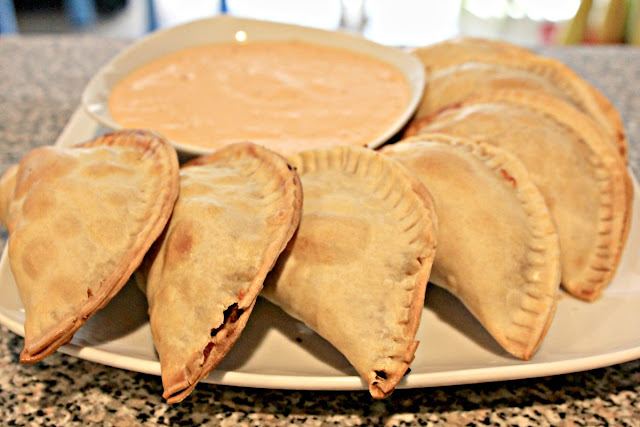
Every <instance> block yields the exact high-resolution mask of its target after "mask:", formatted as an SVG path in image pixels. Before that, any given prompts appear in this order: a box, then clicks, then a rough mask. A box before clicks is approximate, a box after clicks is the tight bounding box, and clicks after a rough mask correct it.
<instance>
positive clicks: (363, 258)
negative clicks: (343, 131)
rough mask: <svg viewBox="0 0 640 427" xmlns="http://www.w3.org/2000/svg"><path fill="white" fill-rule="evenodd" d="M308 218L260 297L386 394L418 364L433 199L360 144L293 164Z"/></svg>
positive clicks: (379, 394) (432, 241)
mask: <svg viewBox="0 0 640 427" xmlns="http://www.w3.org/2000/svg"><path fill="white" fill-rule="evenodd" d="M290 161H291V163H292V164H293V165H294V166H295V167H296V168H297V170H298V173H299V174H300V178H301V180H302V185H303V188H304V194H305V200H304V206H303V215H302V220H301V221H300V227H299V229H298V232H297V234H296V236H294V238H293V239H292V240H291V242H290V243H289V245H288V246H287V248H286V249H285V251H284V252H283V254H282V256H281V257H280V259H279V260H278V263H277V264H276V268H275V269H274V271H273V272H272V273H271V274H270V275H269V276H268V277H267V281H266V282H265V289H264V290H263V293H262V294H261V295H263V296H265V297H267V298H268V299H269V300H271V301H272V302H274V303H275V304H277V305H279V306H280V307H281V308H282V309H284V311H286V312H287V313H289V314H290V315H291V316H293V317H295V318H297V319H299V320H301V321H303V322H304V323H306V324H307V325H308V326H309V327H310V328H311V329H313V330H314V331H316V332H317V333H318V334H320V335H321V336H323V337H324V338H325V339H327V340H328V341H329V342H330V343H332V344H333V345H334V346H335V347H336V348H337V349H338V350H339V351H340V352H341V353H342V354H344V355H345V356H346V358H347V359H348V360H349V362H350V363H351V364H352V365H353V366H354V367H355V369H356V370H357V371H358V373H359V374H360V376H361V377H362V378H363V379H364V381H366V383H367V384H368V385H369V391H370V392H371V395H372V396H373V397H374V398H383V397H386V396H388V395H389V394H390V393H391V392H392V391H393V389H394V388H395V387H396V385H397V383H398V381H400V379H401V378H402V377H403V375H404V374H405V372H406V371H407V368H408V367H409V364H410V363H411V361H412V360H413V358H414V353H415V350H416V347H417V345H418V342H417V341H415V334H416V331H417V329H418V324H419V321H420V316H421V313H422V309H423V305H424V294H425V290H426V285H427V280H428V278H429V272H430V270H431V264H432V262H433V257H434V254H435V247H436V227H437V224H436V222H437V219H436V216H435V212H434V208H433V204H432V199H431V196H430V195H429V193H428V191H427V190H426V189H425V187H424V186H423V185H422V184H421V183H420V182H419V181H418V179H417V178H415V177H414V176H413V175H411V174H410V173H409V172H408V171H407V170H406V169H405V168H404V167H403V166H402V165H401V164H399V163H397V162H395V161H394V160H391V159H390V158H388V157H387V156H383V155H381V154H379V153H376V152H374V151H371V150H369V149H365V148H359V147H346V146H345V147H335V148H328V149H319V150H312V151H305V152H301V153H298V154H296V155H295V156H293V157H292V158H291V159H290Z"/></svg>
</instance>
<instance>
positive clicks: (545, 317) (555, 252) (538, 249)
mask: <svg viewBox="0 0 640 427" xmlns="http://www.w3.org/2000/svg"><path fill="white" fill-rule="evenodd" d="M381 151H382V153H384V154H386V155H388V156H391V157H392V158H393V159H396V160H398V161H400V162H401V163H402V164H404V165H405V166H406V167H407V168H408V169H409V170H411V171H412V172H413V173H414V174H415V175H416V176H417V177H418V178H419V179H420V180H421V181H422V183H423V184H425V186H426V187H427V188H428V189H429V191H430V192H431V194H432V195H433V198H434V203H435V206H436V213H437V215H438V220H439V223H438V225H439V232H438V251H437V253H436V257H435V260H434V262H433V269H432V272H431V278H430V279H429V280H430V281H431V282H432V283H434V284H436V285H439V286H442V287H443V288H445V289H447V290H448V291H449V292H451V293H452V294H453V295H455V296H456V297H457V298H459V299H460V300H461V301H462V302H463V303H464V304H465V306H466V307H467V308H468V309H469V311H470V312H471V313H472V314H473V315H474V316H475V317H476V318H477V319H478V320H479V321H480V323H481V324H482V325H483V326H484V327H485V328H486V329H487V331H488V332H489V333H490V334H491V335H492V336H493V337H494V338H495V340H496V341H497V342H498V344H500V345H501V346H502V347H503V348H504V349H505V350H507V351H508V352H509V353H510V354H512V355H513V356H515V357H518V358H520V359H524V360H529V359H530V358H531V356H532V355H533V354H534V353H535V351H536V350H537V348H538V347H539V346H540V344H541V342H542V340H543V338H544V336H545V335H546V332H547V330H548V328H549V325H550V324H551V322H552V319H553V317H554V313H555V308H556V302H557V294H558V289H559V287H560V247H559V242H558V235H557V233H556V229H555V226H554V224H553V220H552V219H551V215H550V213H549V210H548V209H547V207H546V205H545V202H544V199H543V197H542V195H541V194H540V192H539V191H538V189H537V187H536V186H535V185H534V184H533V182H532V180H531V178H530V177H529V173H528V172H527V170H526V168H525V167H524V165H523V164H522V163H521V162H520V161H519V160H518V159H517V158H515V157H514V156H513V155H511V154H510V153H508V152H507V151H505V150H502V149H500V148H498V147H494V146H491V145H489V144H486V143H475V142H472V141H468V140H465V139H464V138H454V137H450V136H447V135H442V134H422V135H419V136H416V137H413V138H410V139H407V140H405V141H403V142H399V143H397V144H392V145H388V146H385V147H383V148H382V150H381Z"/></svg>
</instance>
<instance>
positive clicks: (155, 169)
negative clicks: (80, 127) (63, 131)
mask: <svg viewBox="0 0 640 427" xmlns="http://www.w3.org/2000/svg"><path fill="white" fill-rule="evenodd" d="M178 179H179V177H178V159H177V155H176V152H175V150H174V149H173V147H172V146H171V145H169V144H168V143H167V142H166V141H165V140H164V139H163V138H161V137H160V136H158V135H156V134H153V133H150V132H146V131H120V132H115V133H111V134H106V135H104V136H102V137H99V138H97V139H95V140H93V141H90V142H87V143H85V144H83V145H80V146H77V147H71V148H70V147H65V148H63V147H43V148H38V149H36V150H33V151H32V152H31V153H29V154H27V155H26V156H25V157H24V158H23V159H22V160H21V162H20V163H19V164H18V165H15V166H13V167H12V168H10V169H9V170H8V171H7V172H6V173H5V174H4V176H3V177H2V180H1V182H0V200H1V201H0V218H2V222H3V224H5V225H6V227H7V228H8V230H9V249H8V250H9V259H10V265H11V271H12V272H13V275H14V276H15V279H16V283H17V285H18V289H19V292H20V297H21V299H22V303H23V304H24V308H25V315H26V320H25V324H24V330H25V347H24V350H23V351H22V353H21V355H20V362H22V363H32V362H37V361H39V360H41V359H43V358H44V357H46V356H48V355H49V354H51V353H53V352H54V351H55V350H56V349H57V348H58V347H60V346H61V345H63V344H65V343H67V342H68V341H69V340H71V338H72V336H73V334H74V333H75V331H77V330H78V329H79V328H80V326H82V325H83V324H84V323H85V322H86V321H87V319H88V318H89V317H90V316H91V315H92V314H93V313H95V312H96V311H97V310H99V309H100V308H102V307H103V306H105V305H106V304H107V303H108V302H109V301H110V300H111V298H113V297H114V296H115V294H116V293H117V292H118V291H119V290H120V289H121V288H122V286H124V284H125V283H126V282H127V280H128V279H129V277H130V276H131V274H132V273H133V271H134V270H135V269H136V268H137V267H138V265H139V264H140V262H141V261H142V259H143V257H144V255H145V253H146V252H147V250H148V249H149V247H150V246H151V244H152V243H153V242H154V240H155V239H156V238H157V237H158V235H159V234H160V233H161V232H162V230H163V228H164V226H165V225H166V223H167V220H168V219H169V216H170V214H171V210H172V208H173V204H174V202H175V200H176V197H177V195H178Z"/></svg>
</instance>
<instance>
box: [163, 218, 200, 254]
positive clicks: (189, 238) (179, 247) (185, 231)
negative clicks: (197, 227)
mask: <svg viewBox="0 0 640 427" xmlns="http://www.w3.org/2000/svg"><path fill="white" fill-rule="evenodd" d="M192 246H193V226H192V224H191V222H189V221H180V222H178V223H177V224H176V225H175V226H174V227H173V229H172V230H171V231H170V232H169V235H168V236H167V249H166V252H165V257H166V264H167V265H171V264H173V263H176V262H182V261H185V260H186V259H188V258H189V255H190V254H191V247H192Z"/></svg>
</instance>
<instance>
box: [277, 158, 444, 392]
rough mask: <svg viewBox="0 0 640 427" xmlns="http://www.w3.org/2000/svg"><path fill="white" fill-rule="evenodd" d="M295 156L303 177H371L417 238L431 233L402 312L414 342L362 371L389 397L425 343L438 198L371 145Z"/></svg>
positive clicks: (373, 388) (375, 188)
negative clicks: (328, 173) (421, 337)
mask: <svg viewBox="0 0 640 427" xmlns="http://www.w3.org/2000/svg"><path fill="white" fill-rule="evenodd" d="M290 159H291V162H292V164H293V165H295V166H296V168H297V170H298V173H299V174H300V175H301V176H304V174H305V173H308V172H317V171H323V170H331V169H337V170H344V171H347V172H349V173H351V174H353V175H355V176H360V177H367V178H369V179H368V180H366V181H367V183H368V185H370V186H371V191H372V192H373V194H379V195H380V197H381V199H382V200H384V201H385V202H386V203H388V205H389V212H391V211H395V212H396V214H397V215H398V217H399V218H402V220H405V219H408V221H407V222H408V225H407V226H406V227H405V230H406V231H407V232H412V233H414V234H415V237H414V238H413V239H412V242H417V241H418V240H419V239H420V238H425V242H426V244H425V246H424V247H423V248H420V249H418V251H422V253H423V254H424V256H422V257H420V259H419V261H418V262H419V263H420V267H419V269H418V270H417V271H416V272H415V273H414V274H413V276H414V278H415V279H414V282H413V283H414V286H413V288H412V289H411V290H407V292H410V293H411V295H412V296H411V304H410V305H409V306H408V307H405V308H406V310H405V313H404V314H403V315H401V317H402V319H403V321H404V319H406V324H405V326H404V330H403V336H402V337H400V339H401V340H405V341H407V343H408V344H407V346H406V348H405V349H404V350H403V351H402V352H400V353H396V354H388V355H384V356H381V357H380V359H379V362H377V363H376V364H375V366H372V367H371V368H370V369H368V370H367V371H366V372H360V375H361V377H362V378H363V379H364V380H365V381H366V382H367V384H368V385H369V392H370V393H371V396H372V397H373V398H375V399H382V398H385V397H387V396H389V395H390V394H391V393H392V392H393V390H394V389H395V387H396V386H397V384H398V382H399V381H400V380H401V379H402V378H403V377H404V375H405V374H406V372H407V370H408V369H409V366H410V364H411V362H412V361H413V359H414V357H415V351H416V349H417V347H418V344H419V342H418V341H416V340H415V335H416V333H417V330H418V327H419V325H420V317H421V315H422V310H423V308H424V296H425V292H426V288H427V282H428V280H429V275H430V273H431V266H432V264H433V259H434V257H435V250H436V245H437V242H436V235H437V216H436V214H435V205H434V202H433V199H432V197H431V194H430V193H429V191H428V190H427V188H426V187H425V186H424V185H423V184H422V182H420V180H418V179H417V178H416V177H415V176H414V175H413V174H412V173H411V172H409V170H408V169H407V168H406V167H405V166H403V165H402V164H400V163H399V162H396V161H395V160H393V159H391V158H389V157H387V156H384V155H382V154H380V153H378V152H375V151H372V150H370V149H367V148H361V147H353V146H336V147H329V148H326V149H316V150H309V151H303V152H299V153H297V154H295V155H294V156H292V157H291V158H290ZM371 178H373V179H371ZM399 181H400V182H403V181H404V182H406V185H404V186H399V185H396V184H398V182H399ZM409 191H410V192H412V193H413V194H415V197H413V198H412V197H407V193H408V192H409ZM418 206H420V207H419V208H418ZM419 209H420V210H424V212H425V214H424V215H421V214H419V213H418V212H419Z"/></svg>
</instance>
